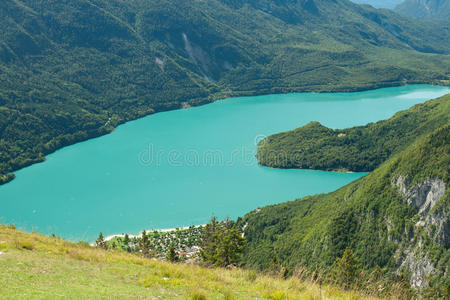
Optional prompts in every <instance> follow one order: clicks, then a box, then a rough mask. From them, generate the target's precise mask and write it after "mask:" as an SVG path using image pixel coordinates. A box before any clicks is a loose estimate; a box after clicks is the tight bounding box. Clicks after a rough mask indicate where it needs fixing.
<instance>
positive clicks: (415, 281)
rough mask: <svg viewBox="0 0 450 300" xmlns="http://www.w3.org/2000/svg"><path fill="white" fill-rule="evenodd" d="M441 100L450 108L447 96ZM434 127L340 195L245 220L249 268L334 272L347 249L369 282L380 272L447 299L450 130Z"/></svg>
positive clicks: (266, 211) (273, 208)
mask: <svg viewBox="0 0 450 300" xmlns="http://www.w3.org/2000/svg"><path fill="white" fill-rule="evenodd" d="M439 101H442V102H444V101H445V102H446V103H447V106H446V107H447V109H448V102H449V101H450V96H449V95H447V96H445V97H443V98H441V99H440V100H439ZM425 105H431V106H437V105H438V102H437V101H436V100H434V101H430V102H428V103H426V104H425ZM424 107H425V106H424V105H418V106H415V107H413V108H412V109H410V110H409V111H408V112H410V113H409V114H408V113H407V114H403V116H404V117H403V118H401V119H398V115H397V116H396V117H397V120H396V121H397V122H405V121H404V120H405V119H407V118H408V116H413V113H412V112H413V111H414V110H415V109H418V108H424ZM441 108H442V107H441ZM444 112H446V113H447V116H448V110H447V111H444ZM396 117H394V118H396ZM394 118H393V119H394ZM430 118H432V117H430ZM421 122H422V121H420V122H419V123H417V127H421V125H422V123H421ZM406 123H407V122H406ZM435 124H436V125H437V126H438V128H436V129H434V130H433V129H432V128H431V127H429V128H428V129H427V130H428V132H429V133H428V134H425V135H420V136H418V138H417V139H416V140H415V141H413V142H411V143H409V146H408V147H407V148H406V149H405V150H403V151H401V152H399V153H397V154H393V155H391V157H390V158H389V159H388V160H387V161H386V162H384V163H383V164H381V165H380V166H379V167H378V168H376V169H375V170H374V171H373V172H372V173H370V174H369V175H367V176H365V177H363V178H361V179H359V180H357V181H355V182H353V183H351V184H349V185H347V186H345V187H343V188H341V189H339V190H337V191H335V192H332V193H330V194H323V195H316V196H310V197H306V198H303V199H300V200H296V201H292V202H288V203H283V204H279V205H273V206H268V207H264V208H261V209H258V210H255V211H253V212H251V213H249V214H247V215H246V216H245V217H244V218H243V219H242V220H241V222H242V224H245V236H246V239H247V241H248V244H247V252H246V255H245V263H246V265H248V266H252V267H256V268H260V269H267V268H271V264H272V263H273V262H276V263H277V264H279V265H281V266H283V267H284V268H286V269H287V270H288V271H289V272H293V271H294V270H295V269H296V268H298V267H306V268H307V269H308V270H309V271H310V272H313V271H320V272H323V273H325V274H329V273H330V268H331V266H332V265H333V262H335V260H336V259H337V258H340V257H341V256H342V255H343V253H344V250H345V249H350V250H352V251H353V253H354V254H355V257H356V258H357V260H358V261H359V265H358V268H360V270H363V271H364V272H365V274H366V275H367V276H369V275H368V274H373V272H376V273H379V272H381V274H383V275H382V276H384V278H386V280H387V281H389V282H393V281H395V280H397V279H399V278H401V277H404V278H407V280H408V281H409V283H410V284H411V286H412V287H414V288H416V289H418V290H421V292H422V294H423V295H428V296H431V297H434V298H439V297H442V298H448V296H449V290H448V286H449V283H450V277H449V276H448V274H449V273H448V272H449V270H448V268H449V266H450V261H449V259H450V250H449V247H450V226H449V215H450V211H449V208H450V193H449V189H448V187H449V183H450V175H449V169H450V168H449V166H450V124H449V123H448V122H447V123H446V124H444V125H441V126H439V125H438V123H435ZM366 130H367V129H366ZM392 138H393V139H395V137H392ZM348 147H352V143H349V144H348ZM367 280H369V277H368V279H367Z"/></svg>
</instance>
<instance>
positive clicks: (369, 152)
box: [257, 95, 450, 172]
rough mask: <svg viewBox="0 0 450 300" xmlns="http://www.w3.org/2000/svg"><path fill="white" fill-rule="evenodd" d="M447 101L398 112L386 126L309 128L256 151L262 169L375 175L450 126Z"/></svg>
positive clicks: (285, 134)
mask: <svg viewBox="0 0 450 300" xmlns="http://www.w3.org/2000/svg"><path fill="white" fill-rule="evenodd" d="M449 115H450V95H446V96H443V97H440V98H438V99H434V100H431V101H427V102H425V103H423V104H418V105H415V106H414V107H412V108H410V109H408V110H405V111H401V112H398V113H397V114H395V115H394V116H393V117H392V118H390V119H388V120H382V121H379V122H376V123H369V124H367V125H364V126H357V127H352V128H347V129H336V130H333V129H331V128H327V127H325V126H323V125H321V124H320V123H319V122H311V123H309V124H307V125H305V126H303V127H300V128H297V129H295V130H291V131H287V132H283V133H278V134H274V135H271V136H269V137H267V138H265V139H264V140H262V141H261V142H260V143H259V145H258V153H257V158H258V162H259V163H260V164H261V165H264V166H268V167H274V168H301V169H316V170H326V171H353V172H368V171H373V170H374V169H375V168H376V167H378V166H379V165H380V164H381V163H383V162H384V161H386V160H387V159H388V158H389V157H390V156H391V155H392V154H394V153H398V152H399V151H401V150H403V149H405V148H406V147H407V146H408V145H409V144H410V143H411V142H413V141H414V140H415V139H417V137H419V136H421V135H423V134H427V133H429V132H430V131H432V130H433V129H435V128H438V127H440V126H443V125H445V124H446V123H448V121H449Z"/></svg>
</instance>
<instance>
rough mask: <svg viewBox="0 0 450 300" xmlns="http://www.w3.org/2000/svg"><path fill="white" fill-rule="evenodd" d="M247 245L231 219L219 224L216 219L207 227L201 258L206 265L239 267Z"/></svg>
mask: <svg viewBox="0 0 450 300" xmlns="http://www.w3.org/2000/svg"><path fill="white" fill-rule="evenodd" d="M244 244H245V239H244V238H243V236H242V233H241V232H240V230H238V229H237V228H236V225H235V224H233V222H231V221H230V220H229V219H227V220H226V221H224V222H218V221H217V219H216V218H215V217H213V218H212V219H211V222H210V223H209V224H207V225H206V227H205V231H204V233H203V236H202V250H201V251H200V256H201V258H202V260H203V262H205V263H206V264H209V265H214V266H220V267H226V266H229V265H237V264H238V263H239V260H240V255H241V253H242V250H243V247H244Z"/></svg>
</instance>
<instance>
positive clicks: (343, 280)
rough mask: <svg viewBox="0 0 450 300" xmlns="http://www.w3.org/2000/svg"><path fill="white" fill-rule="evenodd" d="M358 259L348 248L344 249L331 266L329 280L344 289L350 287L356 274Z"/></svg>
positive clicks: (355, 278) (353, 283)
mask: <svg viewBox="0 0 450 300" xmlns="http://www.w3.org/2000/svg"><path fill="white" fill-rule="evenodd" d="M358 271H359V267H358V260H357V259H356V257H355V256H354V254H353V251H352V250H350V249H348V248H347V249H345V251H344V254H343V255H342V257H341V258H337V259H336V261H335V262H334V264H333V266H332V267H331V273H330V279H331V282H332V283H334V284H336V285H338V286H340V287H341V288H344V289H350V288H352V287H353V286H354V285H355V283H356V281H357V276H358Z"/></svg>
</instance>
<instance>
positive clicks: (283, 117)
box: [0, 85, 450, 240]
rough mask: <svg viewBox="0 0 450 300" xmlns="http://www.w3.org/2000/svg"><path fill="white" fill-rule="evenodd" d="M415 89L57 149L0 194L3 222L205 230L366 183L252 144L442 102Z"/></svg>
mask: <svg viewBox="0 0 450 300" xmlns="http://www.w3.org/2000/svg"><path fill="white" fill-rule="evenodd" d="M449 92H450V89H449V88H447V87H437V86H426V85H414V86H406V87H397V88H387V89H379V90H373V91H367V92H359V93H332V94H310V93H309V94H287V95H269V96H258V97H241V98H232V99H227V100H224V101H218V102H215V103H212V104H209V105H205V106H201V107H196V108H191V109H185V110H177V111H170V112H164V113H158V114H155V115H152V116H148V117H145V118H142V119H140V120H137V121H133V122H129V123H127V124H124V125H122V126H119V127H118V128H117V129H116V130H115V131H114V132H113V133H112V134H109V135H107V136H103V137H100V138H97V139H92V140H89V141H86V142H82V143H79V144H76V145H73V146H70V147H66V148H63V149H61V150H59V151H57V152H56V153H54V154H52V155H49V156H48V157H47V161H46V162H44V163H40V164H36V165H33V166H31V167H28V168H25V169H23V170H21V171H18V172H16V175H17V178H16V179H15V180H14V181H12V182H11V183H9V184H7V185H4V186H0V201H1V202H0V203H1V209H0V223H15V224H16V226H17V227H19V228H21V229H24V230H27V231H31V230H34V231H37V232H42V233H46V234H50V233H55V234H56V235H58V236H62V237H65V238H68V239H72V240H79V239H84V240H93V239H94V237H95V236H96V235H98V233H99V232H100V231H102V232H103V233H104V234H107V235H108V234H113V233H122V232H130V233H137V232H139V231H140V230H142V229H144V228H145V229H152V228H171V227H177V226H187V225H192V224H202V223H205V222H207V221H208V219H209V218H210V217H211V216H212V215H217V216H219V217H221V218H222V217H226V216H230V217H232V218H234V217H237V216H240V215H243V214H244V213H246V212H248V211H250V210H253V209H255V208H257V207H260V206H264V205H268V204H274V203H279V202H283V201H288V200H294V199H296V198H299V197H302V196H305V195H310V194H316V193H325V192H330V191H333V190H335V189H337V188H339V187H341V186H343V185H345V184H347V183H349V182H351V181H353V180H355V179H357V178H359V177H361V176H362V175H363V174H345V173H332V172H321V171H309V170H277V169H270V168H265V167H261V166H258V165H257V162H256V159H255V157H254V155H255V153H256V145H255V144H256V143H257V142H258V141H259V140H260V139H261V138H263V137H264V136H266V135H270V134H273V133H277V132H280V131H286V130H290V129H294V128H297V127H299V126H301V125H304V124H306V123H308V122H309V121H312V120H317V121H320V122H321V123H322V124H324V125H326V126H329V127H333V128H344V127H349V126H355V125H363V124H366V123H368V122H374V121H378V120H381V119H385V118H389V117H391V116H392V115H393V114H394V113H395V112H397V111H399V110H403V109H407V108H409V107H410V106H412V105H414V104H417V103H420V102H424V101H425V100H428V99H432V98H435V97H438V96H441V95H444V94H446V93H449Z"/></svg>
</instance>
